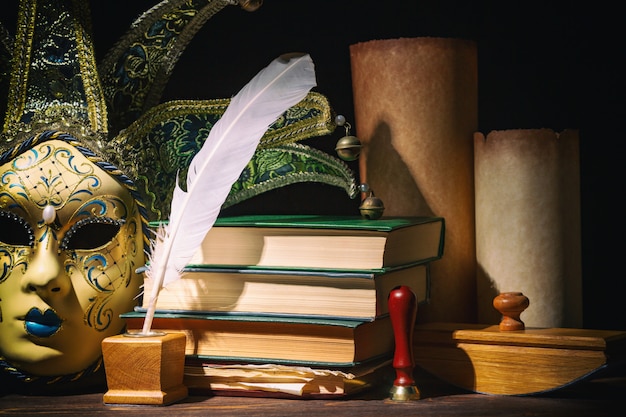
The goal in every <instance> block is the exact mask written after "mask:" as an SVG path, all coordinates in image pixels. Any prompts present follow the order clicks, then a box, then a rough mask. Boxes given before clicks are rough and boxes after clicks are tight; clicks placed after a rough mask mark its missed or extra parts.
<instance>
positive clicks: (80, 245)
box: [61, 217, 124, 250]
mask: <svg viewBox="0 0 626 417" xmlns="http://www.w3.org/2000/svg"><path fill="white" fill-rule="evenodd" d="M123 224H124V221H123V220H113V219H111V218H109V217H91V218H88V219H83V220H80V221H78V222H76V223H75V224H74V225H73V226H72V227H71V228H70V229H69V230H68V231H67V233H66V234H65V237H64V238H63V240H62V241H61V249H63V250H91V249H96V248H99V247H101V246H104V245H106V244H107V243H109V242H110V241H112V240H113V238H114V237H115V236H116V235H117V233H118V232H119V231H120V228H121V227H122V225H123Z"/></svg>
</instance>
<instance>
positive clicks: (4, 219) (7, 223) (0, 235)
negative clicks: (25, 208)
mask: <svg viewBox="0 0 626 417" xmlns="http://www.w3.org/2000/svg"><path fill="white" fill-rule="evenodd" d="M0 242H2V243H4V244H7V245H11V246H31V247H32V246H33V244H34V243H35V232H34V231H33V229H32V228H31V227H30V225H29V224H28V222H27V221H26V220H24V219H23V218H21V217H20V216H18V215H17V214H15V213H11V212H10V211H0Z"/></svg>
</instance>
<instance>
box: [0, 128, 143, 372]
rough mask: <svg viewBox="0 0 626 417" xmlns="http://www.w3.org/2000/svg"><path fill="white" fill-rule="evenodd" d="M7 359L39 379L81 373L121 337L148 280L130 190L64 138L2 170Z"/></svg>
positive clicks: (0, 249) (1, 277)
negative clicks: (107, 342)
mask: <svg viewBox="0 0 626 417" xmlns="http://www.w3.org/2000/svg"><path fill="white" fill-rule="evenodd" d="M0 172H1V177H0V314H1V317H2V320H1V321H0V333H1V334H2V338H1V339H0V351H1V352H2V353H3V354H4V356H5V357H6V358H8V359H10V361H11V362H12V363H13V364H15V365H16V366H18V367H19V368H20V369H23V370H25V371H26V372H30V373H33V374H38V375H63V374H67V373H70V372H79V371H81V370H83V369H85V368H87V367H88V366H89V365H91V364H92V363H94V362H95V361H96V360H97V359H98V358H99V356H100V344H101V342H102V339H103V338H105V337H107V336H111V335H115V334H119V333H120V332H121V331H123V329H124V323H123V321H122V320H121V319H120V318H119V314H120V313H123V312H125V311H130V310H132V308H133V306H134V305H135V304H136V301H135V300H136V297H137V295H138V294H139V292H140V288H139V287H140V285H141V283H142V282H143V281H142V279H141V277H140V276H139V275H138V274H137V273H136V272H135V270H136V268H137V267H139V266H141V265H143V264H144V253H143V233H142V230H141V219H140V215H139V211H138V207H137V204H136V202H135V200H134V199H133V197H132V196H131V194H130V192H129V190H128V189H127V188H126V187H124V186H123V185H122V184H120V183H118V182H117V181H116V180H115V179H114V178H113V177H111V176H110V174H109V173H107V172H105V171H104V170H102V169H101V168H98V167H97V166H95V165H94V164H93V163H92V162H90V161H89V160H88V159H87V158H86V157H85V156H84V155H82V154H81V152H80V151H79V150H77V149H76V148H74V147H73V146H71V145H69V144H68V143H66V142H63V141H60V140H51V141H45V142H43V143H39V144H38V145H36V146H34V147H32V148H31V149H29V150H27V151H25V152H24V153H22V154H20V155H18V156H16V157H15V158H14V159H13V160H11V161H9V162H7V163H5V164H3V165H2V166H0Z"/></svg>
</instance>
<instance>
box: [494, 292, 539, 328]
mask: <svg viewBox="0 0 626 417" xmlns="http://www.w3.org/2000/svg"><path fill="white" fill-rule="evenodd" d="M529 304H530V302H529V300H528V297H526V296H525V295H524V294H522V293H521V292H503V293H500V294H499V295H498V296H496V297H495V298H494V299H493V306H494V307H495V309H496V310H498V311H499V312H500V313H501V314H502V320H500V330H503V331H510V330H524V327H525V326H524V322H523V321H522V320H521V319H520V315H521V314H522V312H523V311H524V310H526V308H527V307H528V305H529Z"/></svg>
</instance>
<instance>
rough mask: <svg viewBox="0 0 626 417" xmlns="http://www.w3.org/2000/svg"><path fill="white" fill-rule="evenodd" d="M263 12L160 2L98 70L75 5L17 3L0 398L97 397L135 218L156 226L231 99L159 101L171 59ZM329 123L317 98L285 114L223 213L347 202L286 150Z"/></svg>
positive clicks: (1, 287) (3, 212) (5, 165)
mask: <svg viewBox="0 0 626 417" xmlns="http://www.w3.org/2000/svg"><path fill="white" fill-rule="evenodd" d="M260 3H261V2H260V1H251V0H239V1H238V0H165V1H162V2H160V3H159V4H158V5H156V6H155V7H153V8H151V9H150V10H149V11H147V12H145V13H144V14H143V15H142V16H141V17H140V18H139V19H137V21H136V22H135V24H133V26H132V28H131V29H130V30H129V32H128V33H127V34H126V35H125V36H124V37H123V38H122V39H121V40H120V41H119V42H118V43H117V44H116V46H115V47H114V48H113V49H112V50H111V51H110V52H109V53H108V54H107V55H106V56H105V57H104V59H103V60H102V62H101V64H99V65H96V62H95V58H94V52H93V45H92V43H91V37H90V24H89V10H88V5H87V3H86V2H84V1H82V0H47V1H43V0H21V1H20V9H19V13H18V24H17V33H16V36H15V40H14V41H13V39H11V38H10V35H8V34H7V33H8V32H6V31H5V30H3V28H2V27H1V26H0V94H1V97H7V99H6V102H2V103H0V110H4V111H5V114H4V119H3V120H2V121H3V131H2V133H1V135H0V334H1V336H2V337H1V338H0V380H2V385H3V386H6V384H5V381H16V382H17V383H18V384H13V385H19V386H21V387H22V388H19V387H18V388H17V389H18V390H22V391H29V392H38V391H40V390H45V391H53V390H56V391H58V390H63V389H66V388H67V387H70V388H69V389H71V387H72V384H75V383H76V381H80V382H78V384H80V386H81V388H83V389H84V388H85V386H86V384H88V383H90V382H93V383H94V384H95V385H96V386H101V385H100V384H102V383H103V381H104V379H103V373H102V372H101V371H102V370H101V350H100V343H101V341H102V340H103V339H104V338H105V337H108V336H110V335H113V334H116V333H119V332H121V331H123V327H124V323H123V322H122V321H121V319H119V314H120V313H122V312H126V311H129V310H131V309H132V308H133V306H135V305H136V304H137V297H138V296H139V295H140V292H141V290H140V286H141V284H142V282H143V278H142V277H141V276H140V275H138V274H137V273H136V272H135V271H136V269H137V268H138V267H139V266H142V265H143V264H144V262H145V257H144V254H145V251H146V250H148V249H149V239H148V235H147V233H148V228H147V225H148V222H149V221H151V220H160V219H166V218H167V216H168V213H167V212H166V210H167V207H169V205H170V201H169V199H170V198H171V194H172V189H173V185H174V182H175V181H176V174H177V172H179V171H180V172H182V174H181V175H184V170H185V168H186V166H187V165H188V163H189V161H190V160H191V158H192V157H193V156H194V155H195V153H196V152H197V151H198V150H199V149H200V147H201V145H202V143H203V141H204V139H205V138H206V136H207V133H208V132H209V131H210V129H211V127H212V126H213V124H214V123H215V122H216V121H217V120H218V119H219V118H220V116H221V114H222V113H223V111H224V109H225V108H226V107H227V106H228V102H229V101H228V99H213V100H201V101H174V102H165V103H161V104H159V100H160V97H161V93H162V90H163V88H164V86H165V84H166V83H167V80H168V78H169V75H170V73H171V71H172V69H173V66H174V65H173V63H175V61H176V58H177V57H178V56H180V54H181V53H182V51H183V49H184V47H185V45H186V44H187V43H188V41H189V40H190V39H191V38H192V37H193V36H194V35H195V33H196V31H197V30H198V29H199V28H200V27H201V26H202V24H203V23H205V22H206V21H207V20H208V19H209V18H210V17H212V16H213V15H214V14H215V13H217V12H219V11H220V10H222V9H223V8H224V7H226V6H229V5H237V4H239V5H241V6H242V7H244V8H249V9H250V10H253V9H255V8H257V7H258V6H259V5H260ZM11 45H14V46H13V47H11ZM0 101H3V100H0ZM334 116H335V115H334V114H333V112H332V109H331V108H330V106H329V103H328V101H327V100H326V98H325V97H324V96H323V95H321V94H319V93H315V92H312V93H310V94H309V95H308V96H307V98H306V99H305V100H303V101H302V102H300V103H299V104H298V105H296V106H294V107H292V108H291V109H290V110H289V111H287V112H286V113H285V114H284V116H283V117H282V118H281V119H280V120H278V121H277V122H276V123H275V124H274V125H272V126H271V127H270V129H269V130H268V132H267V133H266V134H265V136H264V137H263V139H262V141H261V145H260V146H259V148H258V150H257V152H256V154H255V156H254V158H253V159H252V161H250V163H249V165H248V167H247V168H246V170H245V171H244V172H243V173H242V175H241V177H240V179H239V181H238V182H237V183H236V184H235V185H234V186H233V189H232V191H231V193H230V195H229V197H228V199H227V201H226V203H225V205H224V207H228V206H231V205H234V204H237V203H239V202H242V201H244V200H246V199H249V198H251V197H253V196H256V195H259V194H261V193H263V192H266V191H269V190H271V189H275V188H278V187H283V186H285V185H288V184H293V183H296V182H305V181H306V182H323V183H327V184H331V185H334V186H338V187H342V188H344V189H345V190H346V192H347V193H348V195H349V197H350V198H354V197H356V196H357V195H358V190H357V187H356V184H355V180H354V176H353V173H352V172H351V171H350V169H349V168H348V167H347V166H346V165H345V164H344V163H343V162H342V161H340V160H338V159H336V158H334V157H331V156H330V155H327V154H325V153H323V152H320V151H318V150H316V149H314V148H310V147H308V146H306V145H303V144H299V143H298V142H299V141H301V140H303V139H307V138H311V137H316V136H322V135H327V134H329V133H331V132H332V131H333V130H334V129H335V127H336V125H335V118H334ZM56 387H60V388H59V389H58V390H57V389H56Z"/></svg>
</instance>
